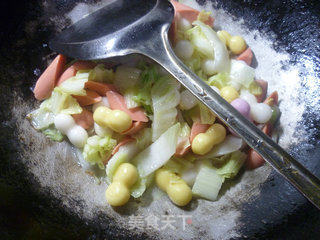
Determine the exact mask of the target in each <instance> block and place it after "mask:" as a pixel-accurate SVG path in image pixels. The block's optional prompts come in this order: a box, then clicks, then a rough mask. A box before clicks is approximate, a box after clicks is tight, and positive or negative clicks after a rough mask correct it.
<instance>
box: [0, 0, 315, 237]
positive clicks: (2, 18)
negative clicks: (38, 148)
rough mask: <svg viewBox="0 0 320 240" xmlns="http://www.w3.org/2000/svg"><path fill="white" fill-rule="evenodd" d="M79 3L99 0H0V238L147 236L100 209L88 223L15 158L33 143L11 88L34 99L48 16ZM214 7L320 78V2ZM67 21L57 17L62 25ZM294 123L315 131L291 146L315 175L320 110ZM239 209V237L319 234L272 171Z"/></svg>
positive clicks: (309, 212) (238, 0)
mask: <svg viewBox="0 0 320 240" xmlns="http://www.w3.org/2000/svg"><path fill="white" fill-rule="evenodd" d="M43 2H45V4H43ZM76 2H85V3H95V2H97V1H95V0H83V1H76V0H69V1H68V0H47V1H40V0H38V1H37V0H28V1H18V0H11V1H7V0H3V1H1V2H0V9H1V10H2V13H1V14H0V49H1V51H0V79H1V80H0V101H1V105H0V119H1V124H0V232H1V236H0V238H1V239H104V238H108V239H133V238H135V239H149V238H151V237H150V236H147V235H145V234H139V235H137V233H134V232H130V231H128V230H126V229H123V228H122V227H121V226H117V225H115V224H113V222H112V220H110V219H106V217H105V216H103V214H102V213H101V215H97V216H96V219H95V220H94V221H93V222H86V221H85V220H83V219H81V217H80V216H78V215H75V214H74V213H72V212H70V211H68V210H66V209H65V208H64V207H63V206H62V204H61V201H60V200H59V199H56V198H54V197H53V195H52V193H51V192H50V191H49V190H45V189H40V188H41V187H40V185H39V183H38V182H37V180H36V179H35V178H34V176H32V175H31V174H30V173H29V171H28V169H26V168H25V166H24V165H22V164H21V163H20V162H21V158H22V157H23V152H21V149H27V148H28V147H30V148H31V146H25V143H24V137H23V136H19V135H18V134H17V133H16V131H15V129H16V125H15V122H14V121H12V118H13V116H12V113H11V110H12V108H13V106H14V99H15V93H16V92H18V93H20V94H22V95H23V98H24V99H25V101H31V100H32V98H33V94H32V92H31V90H30V89H31V88H32V86H33V84H34V82H35V80H36V79H37V76H38V75H39V72H38V71H34V69H35V68H39V69H40V70H43V69H44V68H45V64H46V61H45V60H46V59H45V57H46V56H48V55H49V54H50V53H51V51H50V49H49V48H48V46H47V43H48V41H49V40H50V38H51V37H52V36H53V35H54V34H55V30H54V28H53V25H54V23H53V22H50V21H49V18H50V17H52V16H55V15H63V14H65V13H67V12H68V11H70V10H71V9H72V8H73V7H74V6H75V4H76ZM199 2H200V3H201V1H199ZM214 5H215V6H216V7H217V8H224V9H225V10H227V11H228V12H230V13H232V14H233V15H234V16H235V17H243V18H244V20H245V23H246V24H247V26H248V27H249V28H250V29H257V30H259V31H261V32H264V33H266V34H267V35H269V36H270V39H272V41H274V48H275V49H276V50H277V51H286V52H288V53H289V54H290V55H291V58H290V62H291V63H295V62H297V61H299V59H301V58H308V59H310V60H311V61H312V62H313V63H314V66H315V67H314V71H315V74H316V75H317V76H318V77H319V76H320V31H319V29H320V1H318V0H306V1H299V0H283V1H278V0H268V1H264V0H228V1H226V0H219V1H215V2H214ZM44 8H45V9H46V11H45V14H44ZM66 24H67V23H66V22H61V23H55V25H61V28H62V27H64V26H65V25H66ZM53 55H54V54H53V53H52V54H51V56H53ZM303 74H305V72H303V69H302V71H301V75H303ZM315 81H317V79H315ZM301 87H306V86H303V85H302V86H301ZM319 90H320V88H319ZM319 94H320V91H319ZM319 104H320V103H319ZM299 124H301V126H307V127H310V129H311V128H312V129H315V131H313V134H312V137H311V138H309V139H307V140H305V142H301V143H299V144H297V145H292V146H291V147H290V149H289V151H290V153H291V154H293V156H294V157H297V159H299V160H301V161H302V163H303V164H305V165H306V166H307V167H308V168H309V169H310V170H311V171H312V172H313V173H315V174H316V175H317V176H320V162H319V159H320V113H319V112H318V113H314V112H313V111H308V109H307V110H306V112H305V113H304V115H303V120H302V121H301V122H300V123H299ZM298 127H299V126H298ZM40 190H41V191H40ZM77 204H80V205H81V203H77ZM241 208H242V214H241V223H242V226H241V227H239V229H238V232H239V234H240V236H241V238H245V237H246V238H249V239H253V238H265V239H275V238H276V239H301V238H302V237H303V238H306V239H319V238H320V231H319V225H320V212H319V211H318V210H316V209H315V208H314V207H313V206H312V205H311V204H310V203H308V202H307V201H306V200H305V199H304V198H303V197H302V196H301V195H300V194H299V193H297V192H296V191H295V190H294V189H293V187H291V186H290V185H289V184H288V183H286V182H285V180H284V179H283V178H282V177H280V176H278V175H277V174H276V173H275V172H273V173H272V174H271V175H270V177H269V179H268V181H266V182H265V183H264V184H262V185H261V194H260V196H259V197H258V198H257V199H253V200H252V201H250V202H248V203H246V204H244V205H243V206H241ZM98 223H99V224H98ZM101 226H102V227H101Z"/></svg>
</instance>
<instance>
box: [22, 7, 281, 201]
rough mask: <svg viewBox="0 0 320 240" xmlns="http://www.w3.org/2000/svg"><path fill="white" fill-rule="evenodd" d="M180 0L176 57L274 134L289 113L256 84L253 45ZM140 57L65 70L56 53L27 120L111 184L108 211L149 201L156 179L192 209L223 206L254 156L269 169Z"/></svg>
mask: <svg viewBox="0 0 320 240" xmlns="http://www.w3.org/2000/svg"><path fill="white" fill-rule="evenodd" d="M172 3H173V5H174V7H175V11H176V14H175V17H174V22H173V25H172V29H171V30H170V36H169V38H170V39H171V40H172V46H173V49H174V52H175V53H176V55H177V56H178V57H179V58H180V59H181V60H182V61H183V63H185V65H186V66H187V67H189V68H190V69H191V70H192V71H193V72H194V73H195V74H196V75H197V76H198V77H199V78H200V79H202V80H203V81H204V82H206V83H207V84H208V85H209V86H211V88H212V89H213V90H214V91H215V92H216V93H217V94H219V95H220V96H221V97H222V98H224V99H225V100H226V101H227V102H229V103H230V104H231V105H232V106H233V107H234V108H235V109H236V110H237V111H238V112H239V113H240V114H242V115H243V116H244V117H246V118H247V119H248V120H250V121H251V122H252V123H254V124H257V125H258V124H259V126H260V127H261V129H262V130H263V132H264V133H265V134H268V135H269V136H270V135H271V133H272V130H273V129H274V127H275V124H276V123H277V121H278V120H279V118H280V115H281V112H280V110H279V108H278V107H277V104H278V93H277V92H273V93H272V94H271V95H270V96H269V97H268V98H267V99H266V100H265V98H266V96H267V92H268V83H267V82H266V81H264V80H261V79H255V69H254V68H252V67H250V64H251V62H252V58H253V53H252V50H251V49H250V48H249V47H248V48H247V43H246V42H245V40H244V39H243V38H242V37H241V36H235V35H232V33H231V32H230V33H229V32H227V31H226V30H220V31H218V32H215V31H214V30H213V29H212V26H213V22H214V19H213V17H212V16H211V13H210V12H205V11H201V12H199V11H197V10H194V9H192V8H190V7H188V6H185V5H183V4H181V3H178V2H172ZM172 34H173V35H172ZM237 55H238V56H237ZM137 59H138V60H137ZM137 59H136V58H132V57H126V59H125V61H124V62H125V64H118V65H115V64H113V63H112V64H110V63H102V62H93V61H82V60H74V61H71V62H70V63H66V61H67V58H66V57H65V56H63V55H58V56H57V57H56V58H55V59H54V61H53V62H52V63H51V64H50V65H49V67H48V68H47V70H46V71H45V72H44V73H43V74H42V75H41V77H40V78H39V80H38V82H37V84H36V87H35V90H34V94H35V97H36V98H37V99H38V100H44V101H43V102H42V103H41V104H40V106H39V108H38V109H36V110H34V111H32V112H31V113H29V114H28V115H27V118H28V119H29V120H30V122H31V125H32V126H33V127H34V128H35V129H37V130H39V131H41V132H42V133H43V134H44V135H45V136H46V137H48V138H49V139H51V140H53V141H57V142H60V141H62V140H64V139H65V140H69V142H70V143H71V144H72V145H73V148H74V153H75V155H76V156H77V158H79V162H80V164H81V166H82V167H83V169H84V170H85V171H86V172H88V173H90V174H91V175H95V176H96V178H99V179H100V181H106V182H107V183H108V188H107V190H106V194H105V195H106V200H107V202H108V203H109V204H110V205H112V206H122V205H124V204H125V203H127V202H128V201H129V199H130V196H132V197H134V198H139V197H141V196H142V195H143V193H144V192H145V191H146V189H147V188H148V187H150V186H153V185H152V184H151V183H152V182H155V184H154V185H156V186H157V187H159V188H160V189H161V190H162V191H164V192H165V193H166V194H167V195H168V197H169V199H170V200H171V201H172V202H173V203H174V204H176V205H177V206H185V205H187V204H188V203H189V202H190V201H191V199H192V195H193V196H196V197H201V198H204V199H207V200H211V201H216V200H217V199H218V195H219V191H220V189H221V186H222V184H223V183H224V181H225V179H230V178H234V177H236V176H237V174H238V173H239V171H241V168H242V166H243V165H244V163H245V161H246V159H247V156H248V160H247V167H248V168H251V169H252V168H256V167H259V166H261V165H262V164H263V163H264V160H263V158H262V157H261V156H260V155H259V154H258V153H256V152H255V151H253V150H252V149H249V151H248V154H247V153H246V151H247V149H248V147H247V146H246V145H245V144H244V142H243V140H242V139H241V138H240V137H239V136H238V135H237V134H236V133H235V132H233V131H232V129H229V128H228V127H227V126H226V125H225V124H224V123H223V121H221V120H219V119H218V117H217V116H216V115H215V114H214V113H213V112H211V111H210V110H209V109H208V108H207V107H206V106H205V105H204V104H202V103H201V102H200V101H199V100H198V99H197V98H196V97H195V96H193V95H192V94H191V93H190V92H189V91H188V90H187V89H185V88H184V87H182V86H181V85H180V84H179V83H178V82H177V81H176V80H175V79H173V78H172V77H171V76H170V74H169V73H168V72H167V71H166V70H165V69H164V68H162V67H161V66H159V65H158V64H156V63H154V62H152V61H151V60H147V59H144V58H142V57H141V58H137ZM108 66H112V67H108Z"/></svg>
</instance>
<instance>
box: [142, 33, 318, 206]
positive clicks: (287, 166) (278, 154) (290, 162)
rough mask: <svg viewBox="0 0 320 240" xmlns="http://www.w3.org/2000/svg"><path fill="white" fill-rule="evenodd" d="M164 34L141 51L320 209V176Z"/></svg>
mask: <svg viewBox="0 0 320 240" xmlns="http://www.w3.org/2000/svg"><path fill="white" fill-rule="evenodd" d="M161 36H162V39H158V41H156V40H154V45H153V46H152V47H151V46H148V48H144V49H143V50H142V52H141V53H142V54H144V55H147V56H148V57H150V58H152V59H154V60H155V61H156V62H158V63H159V64H160V65H162V66H163V67H164V68H165V69H166V70H167V71H168V72H169V73H171V74H172V75H173V76H174V77H175V78H176V79H178V80H179V82H180V83H182V85H183V86H184V87H186V88H187V89H188V90H189V91H191V92H192V93H193V94H194V95H195V96H196V97H197V98H198V99H199V100H200V101H201V102H203V103H204V104H205V105H206V106H207V107H208V108H209V109H211V110H212V111H213V112H214V113H215V114H216V115H217V116H219V118H220V119H221V120H222V121H223V122H224V123H225V124H226V125H228V126H229V127H230V128H232V129H233V130H234V131H235V132H236V133H237V134H238V135H239V136H241V137H242V138H243V139H244V140H245V141H246V142H247V144H248V145H249V146H250V147H252V148H253V149H254V150H255V151H257V152H258V153H259V154H260V155H261V156H262V157H263V158H264V159H265V160H266V161H267V162H268V163H269V164H271V165H272V166H273V168H275V169H276V170H277V171H278V172H279V173H280V174H281V175H282V176H284V177H285V178H286V179H287V180H288V181H289V182H290V183H291V184H292V185H293V186H295V187H296V188H297V189H298V190H299V191H300V192H301V193H302V194H303V195H304V196H305V197H306V198H307V199H309V200H310V202H312V203H313V204H314V205H315V206H316V207H317V208H318V209H320V180H319V179H318V178H317V177H315V176H314V175H313V174H312V173H310V172H309V171H308V170H307V169H306V168H305V167H303V166H302V165H301V164H300V163H299V162H298V161H297V160H295V159H294V158H293V157H291V156H290V155H289V154H288V153H287V152H286V151H284V150H283V149H282V148H281V147H280V146H279V145H278V144H276V143H275V142H274V141H273V140H272V139H271V138H269V137H268V136H266V135H265V134H264V133H263V132H262V131H261V130H260V129H258V128H257V127H256V126H255V125H254V124H253V123H251V122H250V121H248V120H247V119H246V118H245V117H243V116H242V115H241V114H240V113H239V112H238V111H237V110H236V109H234V108H233V107H232V106H231V105H230V104H229V103H227V102H226V101H225V100H224V99H223V98H222V97H221V96H220V95H219V94H217V93H216V92H215V91H213V90H212V89H211V87H210V86H208V85H207V84H206V83H205V82H203V81H202V80H201V79H200V78H199V77H197V76H196V75H195V74H194V73H193V72H192V71H190V70H189V69H188V68H187V67H186V66H185V65H184V64H183V63H182V62H181V61H180V60H179V59H178V58H177V57H176V55H175V54H174V52H173V51H172V48H171V46H170V43H169V41H168V36H167V31H166V29H165V28H164V29H163V32H162V34H161Z"/></svg>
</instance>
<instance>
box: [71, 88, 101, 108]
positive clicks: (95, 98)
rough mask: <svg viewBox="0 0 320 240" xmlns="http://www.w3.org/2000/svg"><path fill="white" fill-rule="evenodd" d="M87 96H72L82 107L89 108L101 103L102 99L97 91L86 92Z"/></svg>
mask: <svg viewBox="0 0 320 240" xmlns="http://www.w3.org/2000/svg"><path fill="white" fill-rule="evenodd" d="M86 92H87V95H86V96H75V95H72V97H74V98H75V99H77V101H78V103H79V104H80V106H89V105H92V104H94V103H97V102H100V101H101V99H102V97H101V96H100V95H99V94H98V93H96V92H95V91H91V90H86Z"/></svg>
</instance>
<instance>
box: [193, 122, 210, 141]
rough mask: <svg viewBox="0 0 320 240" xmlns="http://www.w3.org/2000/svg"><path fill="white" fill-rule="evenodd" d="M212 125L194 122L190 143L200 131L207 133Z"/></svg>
mask: <svg viewBox="0 0 320 240" xmlns="http://www.w3.org/2000/svg"><path fill="white" fill-rule="evenodd" d="M209 127H210V124H202V123H200V122H194V123H193V124H192V127H191V133H190V143H192V141H193V139H194V138H195V137H196V136H197V135H198V134H199V133H205V132H206V131H207V130H208V128H209Z"/></svg>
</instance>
